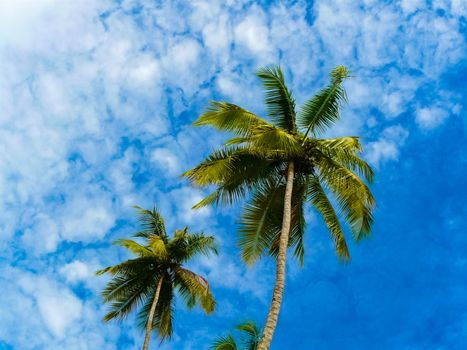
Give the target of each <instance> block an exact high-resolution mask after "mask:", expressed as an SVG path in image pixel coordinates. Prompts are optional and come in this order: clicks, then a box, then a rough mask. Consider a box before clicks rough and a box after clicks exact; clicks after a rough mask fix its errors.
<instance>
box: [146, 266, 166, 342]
mask: <svg viewBox="0 0 467 350" xmlns="http://www.w3.org/2000/svg"><path fill="white" fill-rule="evenodd" d="M163 279H164V275H162V276H161V278H159V282H157V287H156V291H155V292H154V300H153V301H152V304H151V309H149V315H148V323H146V336H145V337H144V344H143V350H148V347H149V339H150V338H151V330H152V320H153V318H154V313H155V312H156V306H157V302H158V301H159V294H160V292H161V287H162V280H163Z"/></svg>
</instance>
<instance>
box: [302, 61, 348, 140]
mask: <svg viewBox="0 0 467 350" xmlns="http://www.w3.org/2000/svg"><path fill="white" fill-rule="evenodd" d="M348 76H349V72H348V70H347V68H345V67H343V66H338V67H336V68H334V69H333V71H332V72H331V76H330V79H331V84H330V85H329V86H328V87H326V88H324V89H322V90H321V91H320V92H318V93H317V94H316V95H315V96H314V97H312V98H311V99H310V100H308V101H306V102H305V103H304V104H303V106H302V108H301V110H300V113H299V115H298V123H299V126H300V127H301V128H303V129H304V130H306V132H305V138H306V137H307V136H308V134H309V133H310V132H311V133H312V134H316V133H321V132H324V131H325V130H326V129H327V128H328V127H329V126H331V125H332V124H334V123H335V122H336V121H337V120H339V117H340V116H339V110H340V107H341V105H342V104H343V103H344V102H345V101H346V99H347V98H346V94H345V91H344V89H343V88H342V82H343V81H344V79H345V78H347V77H348Z"/></svg>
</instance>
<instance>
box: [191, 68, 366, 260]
mask: <svg viewBox="0 0 467 350" xmlns="http://www.w3.org/2000/svg"><path fill="white" fill-rule="evenodd" d="M258 76H259V77H260V78H261V79H262V80H263V83H264V88H265V91H266V99H265V102H266V106H267V111H268V115H269V117H270V120H271V122H268V121H266V120H265V119H263V118H261V117H259V116H257V115H255V114H253V113H252V112H249V111H247V110H245V109H243V108H241V107H239V106H236V105H234V104H231V103H227V102H212V103H211V105H210V106H209V108H208V110H207V111H206V112H205V113H204V114H203V115H201V116H200V117H199V119H198V120H197V121H196V122H195V123H194V125H196V126H201V125H211V126H213V127H215V128H217V129H219V130H222V131H228V132H232V133H233V134H234V135H235V137H233V138H231V139H229V140H228V141H227V142H226V143H225V144H224V146H223V147H222V148H221V149H219V150H216V151H214V152H213V153H212V154H211V155H209V156H208V157H207V158H206V159H205V160H204V161H203V162H202V163H201V164H200V165H198V166H197V167H196V168H194V169H192V170H190V171H187V172H186V173H185V174H184V176H186V177H187V178H188V179H190V180H191V181H192V182H193V183H194V184H196V185H198V186H201V187H207V186H209V185H215V186H216V187H217V188H216V190H215V191H214V192H213V193H212V194H210V195H209V196H208V197H206V198H205V199H204V200H202V201H201V202H200V203H198V204H197V205H196V206H195V208H199V207H202V206H205V205H209V204H213V203H214V204H233V203H234V202H236V201H238V200H240V199H242V198H244V197H247V196H248V195H251V196H250V201H249V203H248V204H247V205H246V207H245V210H244V214H243V217H242V219H241V221H240V241H239V244H240V247H241V249H242V256H243V258H244V260H245V261H246V262H247V263H248V264H251V263H253V262H255V261H256V260H257V259H258V258H259V257H261V255H262V254H263V253H264V251H265V250H267V251H268V252H269V253H270V254H271V255H273V256H276V255H277V253H278V238H279V235H280V231H281V222H282V215H281V213H282V209H283V205H284V203H283V198H284V192H285V187H286V173H287V165H288V163H289V162H290V161H293V162H294V164H295V169H294V172H295V174H294V184H293V189H294V190H293V197H292V223H291V235H290V240H289V246H293V247H294V248H295V251H294V254H295V256H297V257H298V258H299V259H300V261H301V262H302V263H303V257H304V246H303V234H304V229H305V220H304V215H303V209H304V208H303V206H304V203H305V202H306V201H309V202H310V203H311V204H312V205H313V206H314V208H315V209H316V210H317V211H318V212H319V213H320V214H321V215H322V217H323V218H324V222H325V224H326V225H327V227H328V228H329V230H330V233H331V236H332V238H333V240H334V242H335V244H336V251H337V254H338V255H339V257H341V258H343V259H344V260H347V259H349V258H350V255H349V251H348V248H347V244H346V241H345V238H344V234H343V230H342V227H341V224H340V223H339V219H338V216H339V215H342V217H343V219H344V220H345V221H346V222H348V223H349V224H350V228H351V230H352V233H353V237H354V238H355V239H356V240H360V239H361V238H362V237H364V236H367V235H368V234H369V233H370V229H371V223H372V220H373V219H372V208H373V207H374V199H373V196H372V194H371V192H370V190H369V188H368V186H367V185H366V184H365V182H364V181H363V180H362V179H361V178H360V177H359V175H360V176H363V178H364V179H365V180H367V181H368V182H369V183H371V182H372V180H373V171H372V169H371V167H370V166H369V165H368V164H367V163H366V162H365V161H364V160H362V159H361V158H360V156H359V155H360V153H361V151H362V147H361V144H360V141H359V138H358V137H356V136H347V137H340V138H327V139H326V138H320V137H319V135H320V134H322V133H323V132H324V131H326V130H327V128H328V127H330V126H331V125H332V124H334V123H335V122H336V121H338V120H339V109H340V106H341V104H342V103H343V102H344V101H345V100H346V96H345V91H344V90H343V88H342V87H341V84H342V82H343V80H344V79H345V78H347V77H348V71H347V69H346V68H345V67H342V66H339V67H337V68H335V69H334V70H333V71H332V73H331V77H330V78H331V83H330V85H329V86H328V87H326V88H325V89H323V90H321V91H320V92H319V93H318V94H317V95H315V96H314V97H313V98H311V99H310V100H308V101H307V102H305V104H304V105H303V106H302V108H301V109H300V111H299V112H298V113H296V111H295V100H294V99H293V97H292V94H291V92H290V91H289V90H288V88H287V87H286V85H285V83H284V78H283V74H282V71H281V69H280V68H279V67H278V68H263V69H261V70H259V72H258ZM329 194H332V195H334V199H335V202H333V201H332V200H331V199H330V198H329Z"/></svg>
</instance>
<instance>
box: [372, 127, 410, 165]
mask: <svg viewBox="0 0 467 350" xmlns="http://www.w3.org/2000/svg"><path fill="white" fill-rule="evenodd" d="M408 135H409V133H408V131H407V130H406V129H404V128H403V127H402V126H400V125H395V126H391V127H388V128H386V129H385V130H384V131H383V132H382V134H381V136H380V138H379V139H378V140H376V141H374V142H370V143H369V144H368V145H367V146H366V157H367V159H368V161H369V162H370V163H372V164H374V165H376V166H378V165H379V164H380V163H382V162H383V161H387V160H398V159H399V152H400V148H401V147H402V146H403V145H404V142H405V140H406V139H407V137H408Z"/></svg>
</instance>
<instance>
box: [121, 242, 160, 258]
mask: <svg viewBox="0 0 467 350" xmlns="http://www.w3.org/2000/svg"><path fill="white" fill-rule="evenodd" d="M113 244H115V245H119V246H122V247H125V248H127V249H128V250H130V251H131V252H132V253H133V254H136V255H138V256H141V257H152V256H154V253H153V251H152V250H151V249H149V248H148V247H145V246H143V245H141V244H139V243H138V242H135V241H133V240H131V239H117V240H116V241H115V242H114V243H113Z"/></svg>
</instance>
